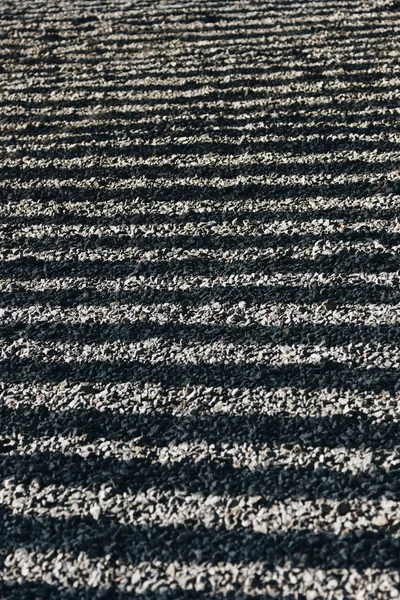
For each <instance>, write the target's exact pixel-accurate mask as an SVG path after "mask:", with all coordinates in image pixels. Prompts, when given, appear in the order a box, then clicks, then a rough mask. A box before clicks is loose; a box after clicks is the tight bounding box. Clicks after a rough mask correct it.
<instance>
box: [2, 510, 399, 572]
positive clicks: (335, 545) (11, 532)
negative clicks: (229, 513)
mask: <svg viewBox="0 0 400 600" xmlns="http://www.w3.org/2000/svg"><path fill="white" fill-rule="evenodd" d="M0 524H1V529H2V532H3V533H2V547H3V549H4V550H5V551H8V552H12V551H15V550H16V549H17V548H20V547H21V545H23V546H24V548H26V549H27V550H28V551H29V550H31V551H32V550H33V551H35V552H43V553H45V552H48V551H50V550H52V549H55V548H59V547H61V548H62V550H63V551H64V552H68V553H71V554H72V555H73V556H74V557H77V556H78V555H79V552H81V551H85V552H87V554H88V555H89V556H90V557H91V558H97V557H102V556H105V555H106V554H110V556H111V560H112V561H115V560H118V559H121V560H125V561H127V562H129V563H130V564H132V565H135V564H138V563H140V562H142V561H154V560H160V561H166V562H170V561H173V560H178V561H182V562H184V563H185V564H187V563H188V562H191V561H193V562H195V563H197V564H198V563H210V564H213V565H215V564H217V563H219V562H225V561H226V560H227V556H229V562H230V563H233V564H250V563H252V562H255V561H263V562H265V563H266V564H265V566H266V567H267V566H270V567H277V566H285V567H287V566H288V565H289V564H290V565H291V566H292V567H295V566H298V567H300V566H301V567H302V568H305V567H309V568H318V567H319V568H325V569H328V568H329V569H332V568H349V567H353V568H359V569H363V568H388V567H392V568H399V567H400V552H399V549H400V541H399V539H398V538H397V537H396V536H395V535H393V533H394V532H395V529H393V530H392V531H388V530H372V531H368V530H365V529H364V530H354V531H351V532H350V533H346V534H341V535H335V534H334V533H328V532H325V531H322V532H319V533H314V532H312V531H310V530H308V529H303V530H298V529H294V530H292V531H288V532H273V533H267V534H264V533H260V532H256V531H253V530H251V529H233V530H228V529H226V528H225V527H220V528H218V529H216V528H211V527H210V528H207V527H205V526H203V525H200V524H198V525H197V524H195V525H186V524H185V525H180V524H179V525H177V526H175V525H169V526H164V527H155V526H153V527H151V526H145V525H141V526H140V525H137V526H135V525H127V524H123V523H121V522H120V521H118V520H117V519H115V518H113V517H108V516H101V517H100V518H99V519H98V520H97V521H95V520H94V519H93V518H92V517H91V516H87V517H86V516H78V515H77V516H71V517H69V518H65V517H64V518H63V517H61V518H54V517H49V516H42V515H35V517H32V516H22V515H18V514H17V515H14V514H12V512H11V510H9V509H6V508H3V509H2V512H1V514H0Z"/></svg>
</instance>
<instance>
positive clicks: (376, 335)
mask: <svg viewBox="0 0 400 600" xmlns="http://www.w3.org/2000/svg"><path fill="white" fill-rule="evenodd" d="M183 312H185V311H183ZM238 318H239V319H240V315H238ZM155 337H157V338H161V340H160V342H159V343H160V344H161V345H162V341H167V340H168V341H169V342H170V341H174V342H179V341H185V342H187V343H190V342H193V341H196V342H202V343H205V344H206V343H210V342H214V341H223V342H226V343H237V344H243V343H255V344H269V343H271V344H274V345H275V344H307V345H312V344H321V345H323V346H325V347H331V346H340V345H345V344H349V343H350V342H351V343H352V344H356V343H363V344H365V343H367V344H370V345H374V344H399V343H400V325H396V324H379V325H364V324H351V323H341V324H339V325H336V324H335V325H331V324H325V323H324V324H322V325H318V324H313V323H298V324H292V325H289V324H283V325H281V326H276V325H261V324H258V323H255V324H252V325H243V326H240V325H226V324H224V323H221V324H202V323H192V324H191V323H179V322H169V323H166V324H165V323H156V322H152V321H149V320H138V321H134V322H132V323H111V324H110V323H68V322H63V321H58V322H47V321H30V322H29V323H27V322H24V321H13V322H11V323H4V324H2V323H0V338H2V342H3V343H4V342H5V341H7V342H12V341H15V340H19V339H21V338H23V339H24V340H35V341H38V342H63V343H73V342H76V343H92V344H103V343H107V342H110V343H112V342H124V343H129V342H138V341H142V340H146V339H149V338H155ZM312 351H313V350H312V349H311V350H310V349H309V353H311V352H312Z"/></svg>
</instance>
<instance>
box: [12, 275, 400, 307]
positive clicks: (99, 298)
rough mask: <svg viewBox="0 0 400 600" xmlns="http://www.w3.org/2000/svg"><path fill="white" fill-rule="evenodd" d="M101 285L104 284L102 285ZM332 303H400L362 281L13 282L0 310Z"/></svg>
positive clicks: (395, 294)
mask: <svg viewBox="0 0 400 600" xmlns="http://www.w3.org/2000/svg"><path fill="white" fill-rule="evenodd" d="M339 278H340V275H339ZM99 283H100V281H99ZM326 300H333V301H334V302H336V303H338V304H339V305H344V304H346V303H349V304H352V305H353V304H354V305H360V306H364V305H367V304H374V305H377V304H378V305H381V304H382V305H387V304H397V303H399V302H400V287H399V285H398V281H397V280H396V281H394V283H393V285H390V284H386V285H384V284H376V283H370V284H368V283H359V284H354V285H343V284H340V283H337V284H333V285H332V284H330V285H325V286H324V285H320V286H318V285H316V284H314V283H313V284H312V287H300V286H294V285H285V284H283V285H237V286H233V285H229V284H227V285H226V286H222V285H219V286H213V287H197V288H195V289H181V288H174V289H163V288H162V287H159V288H150V287H143V288H141V289H136V290H121V291H119V292H115V291H113V290H112V289H110V290H109V291H107V290H105V291H98V290H97V289H96V287H95V286H93V284H90V285H89V286H88V287H82V288H77V289H71V288H69V289H65V290H63V289H59V290H51V289H49V290H43V291H42V290H26V289H25V288H23V287H19V286H18V284H13V291H8V292H2V291H0V306H1V307H2V308H10V307H12V306H19V307H23V306H31V305H33V304H41V305H44V306H64V307H74V306H75V307H76V306H79V305H80V304H84V305H88V306H108V305H109V304H110V303H112V302H117V303H119V304H137V303H139V304H144V305H147V306H151V305H152V304H165V303H173V304H180V305H181V306H182V311H185V310H187V309H188V308H190V307H198V306H204V305H205V304H209V303H210V302H221V303H223V304H225V305H228V306H230V305H232V304H237V303H238V302H246V303H248V304H254V305H260V304H265V303H278V302H288V303H292V304H299V305H303V304H306V305H308V304H311V303H322V302H324V301H326Z"/></svg>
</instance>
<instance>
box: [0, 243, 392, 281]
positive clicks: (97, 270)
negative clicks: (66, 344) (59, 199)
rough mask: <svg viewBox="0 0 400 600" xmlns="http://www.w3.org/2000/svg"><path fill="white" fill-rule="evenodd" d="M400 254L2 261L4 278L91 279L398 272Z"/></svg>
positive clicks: (343, 252)
mask: <svg viewBox="0 0 400 600" xmlns="http://www.w3.org/2000/svg"><path fill="white" fill-rule="evenodd" d="M399 264H400V263H399V257H398V256H397V255H396V254H394V253H393V254H392V253H390V252H387V251H382V252H374V253H372V252H364V251H362V250H358V249H354V248H348V249H347V248H346V249H344V250H340V251H338V252H336V253H335V254H332V255H324V254H320V255H318V256H316V257H315V259H309V258H291V250H290V249H289V250H288V249H285V250H283V251H282V254H281V256H280V257H277V258H275V257H274V258H270V257H259V258H254V259H250V260H240V259H233V260H230V259H225V258H213V257H210V258H208V257H190V258H182V259H170V260H154V261H151V260H137V261H135V260H126V259H125V260H124V259H122V260H101V259H94V260H85V259H82V260H79V259H78V260H73V259H71V260H58V261H57V260H43V259H40V258H35V257H34V256H25V257H24V258H18V259H15V260H9V261H7V260H2V261H0V273H1V277H2V278H3V279H7V278H12V279H20V280H26V281H34V280H37V279H48V280H50V279H58V278H69V277H87V278H90V279H96V278H101V279H103V278H106V279H113V278H118V277H128V276H129V277H132V276H142V277H156V276H165V275H170V276H172V275H176V276H180V277H184V276H212V277H223V276H229V275H251V274H258V275H273V274H274V273H276V272H280V273H291V274H292V273H293V274H295V273H321V274H332V273H333V274H336V275H348V274H351V273H360V272H361V273H397V272H398V271H399Z"/></svg>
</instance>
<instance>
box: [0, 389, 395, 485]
mask: <svg viewBox="0 0 400 600" xmlns="http://www.w3.org/2000/svg"><path fill="white" fill-rule="evenodd" d="M85 389H86V392H81V394H83V393H85V394H86V395H87V394H89V393H90V394H94V393H96V391H98V390H96V386H95V385H93V384H92V385H88V384H87V383H86V384H85ZM88 390H91V391H88ZM368 391H370V390H368ZM0 432H1V434H2V435H4V436H11V437H12V436H13V435H14V434H17V433H18V434H21V435H24V436H27V442H28V441H29V439H30V438H37V437H43V436H58V435H62V436H64V437H66V436H68V435H71V434H73V435H85V436H87V439H88V440H89V441H92V442H94V441H95V440H99V439H102V438H104V439H109V440H114V439H115V440H131V439H136V440H137V443H138V444H139V445H143V446H148V447H149V448H151V447H154V446H168V445H169V444H171V443H172V444H177V443H181V442H197V443H200V442H201V441H206V442H207V443H208V444H215V446H216V447H217V448H219V447H220V446H221V444H223V443H228V442H229V443H237V444H253V445H257V444H281V445H282V444H289V445H290V447H292V446H294V445H295V444H299V445H300V446H301V447H313V446H314V447H323V448H336V447H338V446H339V447H341V446H343V447H345V448H356V449H362V448H387V449H391V448H395V447H396V446H398V445H400V424H399V422H398V421H396V420H393V419H392V418H391V416H390V415H388V416H387V418H386V419H384V420H382V421H377V419H376V418H373V417H369V416H367V415H365V414H363V413H357V412H351V413H347V414H345V415H344V414H337V415H333V416H330V417H319V416H316V417H301V416H294V417H289V416H287V415H275V416H269V415H265V414H259V413H253V414H251V413H250V414H244V415H232V414H218V413H216V414H210V415H190V416H182V415H179V414H178V415H173V414H171V413H150V414H139V413H136V414H132V413H129V412H125V413H124V414H122V413H117V412H115V411H112V410H110V409H106V410H102V411H100V410H98V409H96V408H85V409H83V408H79V409H67V410H62V411H50V410H49V409H48V408H46V407H43V406H42V407H41V408H31V407H29V406H23V407H21V408H8V407H2V408H1V419H0ZM10 444H11V445H10ZM12 448H13V446H12V443H11V442H10V443H9V444H8V445H7V444H6V447H4V448H3V452H9V451H11V450H12ZM271 493H272V492H271Z"/></svg>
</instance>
